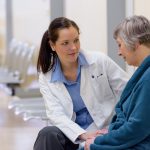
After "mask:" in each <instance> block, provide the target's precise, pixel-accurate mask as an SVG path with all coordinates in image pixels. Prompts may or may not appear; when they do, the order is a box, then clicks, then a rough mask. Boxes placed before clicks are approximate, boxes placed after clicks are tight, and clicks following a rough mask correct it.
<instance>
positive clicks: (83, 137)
mask: <svg viewBox="0 0 150 150" xmlns="http://www.w3.org/2000/svg"><path fill="white" fill-rule="evenodd" d="M99 134H100V130H96V131H90V132H86V133H83V134H81V135H80V136H79V139H80V140H84V141H86V140H87V139H91V138H93V137H96V136H98V135H99Z"/></svg>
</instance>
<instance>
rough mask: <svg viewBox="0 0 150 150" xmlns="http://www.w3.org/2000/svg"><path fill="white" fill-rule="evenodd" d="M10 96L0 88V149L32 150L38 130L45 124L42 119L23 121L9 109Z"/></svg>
mask: <svg viewBox="0 0 150 150" xmlns="http://www.w3.org/2000/svg"><path fill="white" fill-rule="evenodd" d="M10 100H11V97H10V96H8V95H7V94H6V93H5V92H3V91H2V90H1V89H0V149H1V150H33V145H34V141H35V139H36V137H37V134H38V131H39V130H40V129H41V128H43V127H44V126H46V123H45V122H44V121H42V120H29V121H27V122H25V121H23V119H22V117H21V116H16V115H15V114H14V112H13V110H9V109H8V108H7V107H8V103H9V101H10Z"/></svg>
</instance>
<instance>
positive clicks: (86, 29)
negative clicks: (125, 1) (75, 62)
mask: <svg viewBox="0 0 150 150" xmlns="http://www.w3.org/2000/svg"><path fill="white" fill-rule="evenodd" d="M65 16H66V17H68V18H71V19H73V20H74V21H75V22H76V23H77V24H78V25H79V27H80V30H81V37H80V40H81V48H83V49H85V50H98V51H103V52H107V44H106V39H107V37H106V36H107V31H106V30H107V29H106V28H107V26H106V0H94V1H91V0H65Z"/></svg>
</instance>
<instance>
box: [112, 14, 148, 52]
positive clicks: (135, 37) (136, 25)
mask: <svg viewBox="0 0 150 150" xmlns="http://www.w3.org/2000/svg"><path fill="white" fill-rule="evenodd" d="M113 37H114V39H117V38H118V37H120V38H121V39H122V40H123V41H124V42H125V45H126V47H127V48H128V49H131V50H134V49H135V44H136V43H137V42H138V43H140V44H144V45H145V46H147V47H150V21H149V20H148V19H147V18H145V17H144V16H132V17H129V18H125V19H124V20H123V21H122V22H121V23H120V24H119V25H118V26H117V27H116V29H115V31H114V35H113Z"/></svg>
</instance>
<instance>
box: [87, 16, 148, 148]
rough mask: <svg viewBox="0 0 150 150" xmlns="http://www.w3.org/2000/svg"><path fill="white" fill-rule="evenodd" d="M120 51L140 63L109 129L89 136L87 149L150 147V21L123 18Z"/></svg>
mask: <svg viewBox="0 0 150 150" xmlns="http://www.w3.org/2000/svg"><path fill="white" fill-rule="evenodd" d="M114 38H115V39H116V41H117V43H118V47H119V51H118V54H119V55H120V56H122V57H123V59H124V60H125V61H126V62H127V63H128V64H129V65H132V66H135V67H138V68H137V70H136V71H135V73H134V74H133V76H132V77H131V79H130V80H129V81H128V83H127V85H126V87H125V89H124V91H123V93H122V95H121V98H120V101H119V102H118V104H117V105H116V108H115V111H116V115H115V116H114V117H113V119H112V122H111V124H110V126H109V130H108V133H106V134H104V135H100V136H98V137H96V138H92V139H88V140H87V141H86V144H85V147H84V148H85V150H89V149H90V150H150V119H149V118H150V117H149V114H150V21H149V20H148V19H147V18H145V17H143V16H133V17H131V18H126V19H125V20H123V21H122V22H121V23H120V24H119V25H118V26H117V28H116V29H115V32H114Z"/></svg>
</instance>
